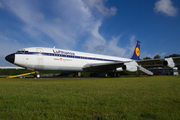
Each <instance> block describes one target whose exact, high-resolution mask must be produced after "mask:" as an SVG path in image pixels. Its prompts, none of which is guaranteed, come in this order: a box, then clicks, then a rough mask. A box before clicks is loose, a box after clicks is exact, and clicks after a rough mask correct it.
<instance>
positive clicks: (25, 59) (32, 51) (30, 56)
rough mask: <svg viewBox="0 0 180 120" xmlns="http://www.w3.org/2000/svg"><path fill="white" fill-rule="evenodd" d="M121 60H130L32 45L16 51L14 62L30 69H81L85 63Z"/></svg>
mask: <svg viewBox="0 0 180 120" xmlns="http://www.w3.org/2000/svg"><path fill="white" fill-rule="evenodd" d="M122 61H124V62H125V61H132V60H131V59H127V58H120V57H112V56H105V55H98V54H91V53H84V52H77V51H70V50H63V49H54V48H35V47H33V48H24V49H21V50H19V51H18V52H16V53H15V60H14V64H16V65H18V66H21V67H24V68H27V69H32V70H59V71H83V67H84V66H85V65H87V64H96V63H112V62H122ZM117 70H121V69H120V68H119V69H117Z"/></svg>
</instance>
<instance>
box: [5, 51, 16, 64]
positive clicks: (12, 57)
mask: <svg viewBox="0 0 180 120" xmlns="http://www.w3.org/2000/svg"><path fill="white" fill-rule="evenodd" d="M5 59H6V60H7V61H8V62H10V63H14V59H15V54H14V53H13V54H10V55H8V56H6V58H5Z"/></svg>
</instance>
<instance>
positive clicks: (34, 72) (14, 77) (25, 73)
mask: <svg viewBox="0 0 180 120" xmlns="http://www.w3.org/2000/svg"><path fill="white" fill-rule="evenodd" d="M31 74H35V72H30V73H24V74H20V75H14V76H9V77H7V78H16V77H22V76H26V75H31Z"/></svg>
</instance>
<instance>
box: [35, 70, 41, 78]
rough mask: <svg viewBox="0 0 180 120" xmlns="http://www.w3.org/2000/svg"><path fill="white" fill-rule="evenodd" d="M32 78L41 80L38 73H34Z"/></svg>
mask: <svg viewBox="0 0 180 120" xmlns="http://www.w3.org/2000/svg"><path fill="white" fill-rule="evenodd" d="M34 78H37V79H39V78H41V75H40V74H39V72H38V71H36V73H35V74H34Z"/></svg>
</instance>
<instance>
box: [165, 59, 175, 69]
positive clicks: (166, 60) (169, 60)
mask: <svg viewBox="0 0 180 120" xmlns="http://www.w3.org/2000/svg"><path fill="white" fill-rule="evenodd" d="M163 65H164V66H168V67H170V68H173V67H174V66H175V63H174V61H173V59H172V58H166V59H165V60H164V61H163Z"/></svg>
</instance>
